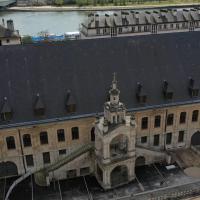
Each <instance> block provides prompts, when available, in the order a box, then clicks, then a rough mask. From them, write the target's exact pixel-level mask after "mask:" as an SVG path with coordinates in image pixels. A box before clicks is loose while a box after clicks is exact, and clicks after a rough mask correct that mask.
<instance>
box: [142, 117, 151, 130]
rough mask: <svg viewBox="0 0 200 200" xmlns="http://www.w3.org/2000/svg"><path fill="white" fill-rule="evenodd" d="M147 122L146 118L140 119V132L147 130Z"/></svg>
mask: <svg viewBox="0 0 200 200" xmlns="http://www.w3.org/2000/svg"><path fill="white" fill-rule="evenodd" d="M148 121H149V119H148V117H143V118H142V119H141V129H142V130H145V129H148Z"/></svg>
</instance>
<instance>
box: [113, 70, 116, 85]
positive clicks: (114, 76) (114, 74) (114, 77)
mask: <svg viewBox="0 0 200 200" xmlns="http://www.w3.org/2000/svg"><path fill="white" fill-rule="evenodd" d="M116 77H117V76H116V72H114V73H113V82H114V83H116V82H117V78H116Z"/></svg>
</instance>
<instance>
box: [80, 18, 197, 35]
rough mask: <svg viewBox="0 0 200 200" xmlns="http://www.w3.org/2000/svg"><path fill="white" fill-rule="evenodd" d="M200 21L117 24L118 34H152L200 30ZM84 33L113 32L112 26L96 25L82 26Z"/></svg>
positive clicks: (100, 33) (103, 33)
mask: <svg viewBox="0 0 200 200" xmlns="http://www.w3.org/2000/svg"><path fill="white" fill-rule="evenodd" d="M153 26H154V27H155V26H156V32H155V31H153ZM199 28H200V22H199V21H196V22H193V23H191V22H187V21H185V22H176V23H161V24H150V25H145V24H144V25H142V24H141V25H127V26H125V25H122V26H116V30H117V34H119V35H120V34H133V35H134V34H136V35H138V34H148V33H149V34H151V33H162V32H163V33H165V32H183V31H192V30H199ZM82 33H83V34H84V35H85V36H104V35H110V34H111V28H110V27H109V28H106V27H96V28H93V29H86V27H84V26H82Z"/></svg>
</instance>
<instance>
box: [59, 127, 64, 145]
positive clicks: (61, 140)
mask: <svg viewBox="0 0 200 200" xmlns="http://www.w3.org/2000/svg"><path fill="white" fill-rule="evenodd" d="M57 137H58V142H64V141H65V131H64V129H59V130H57Z"/></svg>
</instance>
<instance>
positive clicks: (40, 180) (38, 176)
mask: <svg viewBox="0 0 200 200" xmlns="http://www.w3.org/2000/svg"><path fill="white" fill-rule="evenodd" d="M93 149H94V144H93V143H89V144H86V145H84V146H81V147H79V148H77V149H75V150H73V151H72V152H71V154H68V155H67V156H66V157H64V158H62V159H60V160H58V161H56V162H55V163H54V164H51V165H49V166H48V167H46V168H43V169H41V170H37V171H29V172H27V173H26V174H24V175H22V176H21V177H19V178H18V179H17V180H15V181H14V182H13V183H12V185H11V186H10V188H9V190H8V192H7V193H6V197H5V200H8V198H9V196H10V194H11V192H12V190H13V189H14V188H15V186H16V185H18V184H19V183H20V182H22V181H23V180H24V179H26V178H27V177H28V176H30V175H32V174H34V177H35V182H36V183H37V184H38V185H41V186H46V185H47V177H48V173H49V172H51V171H54V170H56V169H58V168H60V167H61V166H63V165H65V164H67V163H69V162H70V161H72V160H74V159H75V158H77V157H79V156H80V155H82V154H84V153H86V152H88V151H90V150H93Z"/></svg>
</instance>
